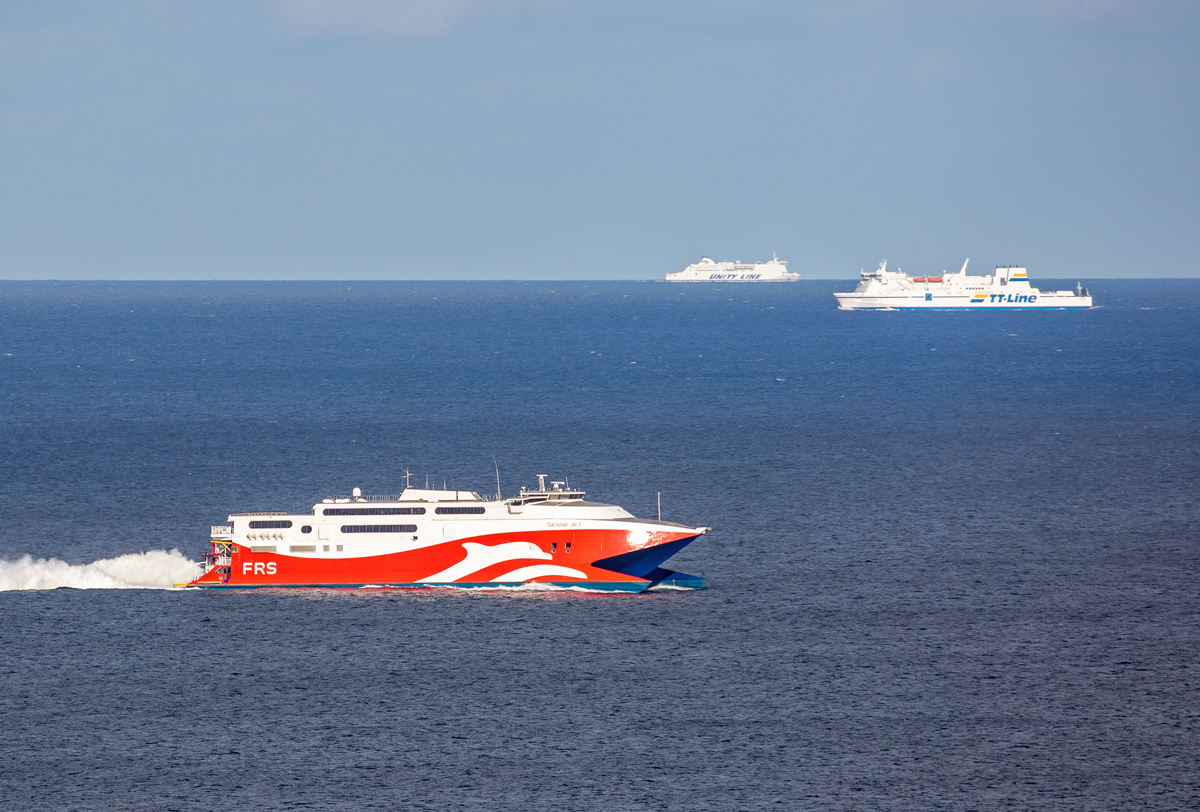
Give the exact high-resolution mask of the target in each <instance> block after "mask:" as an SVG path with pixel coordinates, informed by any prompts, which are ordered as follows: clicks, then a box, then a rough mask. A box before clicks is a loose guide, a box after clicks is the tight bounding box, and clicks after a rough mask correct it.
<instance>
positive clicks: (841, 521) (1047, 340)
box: [0, 280, 1200, 811]
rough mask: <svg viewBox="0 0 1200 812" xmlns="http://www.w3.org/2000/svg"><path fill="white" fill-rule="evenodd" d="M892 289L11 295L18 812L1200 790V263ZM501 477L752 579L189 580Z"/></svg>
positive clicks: (900, 805)
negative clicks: (956, 293) (1089, 276)
mask: <svg viewBox="0 0 1200 812" xmlns="http://www.w3.org/2000/svg"><path fill="white" fill-rule="evenodd" d="M1074 282H1075V280H1062V281H1060V282H1059V283H1057V284H1055V283H1052V282H1047V281H1045V280H1039V282H1038V283H1039V284H1040V286H1042V287H1044V288H1053V287H1074ZM850 284H852V283H836V282H817V281H804V282H799V283H795V284H789V285H765V286H736V285H682V286H673V285H668V284H665V283H649V282H640V283H639V282H553V283H547V282H504V283H501V282H497V283H489V282H461V283H456V282H427V283H405V282H386V283H385V282H379V283H362V282H350V283H346V282H342V283H332V282H329V283H295V282H278V283H257V282H256V283H232V282H212V283H107V282H105V283H99V282H97V283H85V282H69V283H68V282H61V283H52V282H38V283H32V282H2V283H0V472H2V473H0V504H3V505H4V508H3V513H4V518H3V521H2V522H0V559H2V563H0V588H2V589H3V590H4V591H0V613H2V618H3V623H0V809H4V810H43V809H44V810H81V809H104V810H126V809H129V810H230V809H308V810H369V809H381V810H382V809H386V810H498V809H521V810H525V809H529V810H631V811H632V810H759V809H769V810H1001V809H1004V810H1008V809H1016V810H1025V809H1039V810H1135V809H1138V810H1140V809H1153V810H1167V809H1189V808H1190V809H1194V808H1197V807H1200V577H1198V574H1200V521H1198V518H1200V516H1198V510H1197V495H1198V493H1200V280H1145V281H1133V280H1091V281H1090V283H1089V282H1088V281H1086V280H1085V284H1088V286H1089V287H1090V288H1091V292H1092V294H1093V295H1094V297H1095V299H1096V302H1097V303H1098V305H1099V307H1097V308H1095V309H1092V310H1088V311H1084V312H1066V311H1051V312H1019V311H1008V312H987V313H978V312H966V313H961V312H885V313H842V312H838V311H836V310H835V307H834V302H833V299H832V296H831V295H830V294H831V293H832V292H833V291H834V290H844V289H848V288H849V285H850ZM493 459H494V460H495V462H493ZM497 466H498V468H499V475H500V487H501V489H502V491H503V492H504V493H505V494H506V495H507V494H512V493H514V492H516V491H517V489H518V488H519V487H520V486H521V485H533V484H534V483H535V481H536V480H535V475H536V474H539V473H546V474H550V475H551V478H554V479H563V478H569V480H570V483H571V485H573V486H577V487H582V488H584V489H586V490H587V491H588V496H589V498H591V499H595V500H598V501H604V502H613V503H616V504H620V505H622V506H624V507H625V508H627V509H628V510H630V511H632V512H634V513H636V514H638V515H643V516H653V515H655V513H656V511H657V499H658V494H660V493H661V500H662V516H663V518H664V519H666V520H671V521H679V522H685V523H689V524H696V525H710V526H712V528H713V530H712V532H711V533H710V534H708V535H707V536H705V537H703V538H701V539H700V540H699V541H697V542H696V543H694V544H693V545H691V546H690V547H688V548H687V549H686V550H685V551H684V552H682V553H681V554H680V555H678V556H676V557H675V558H674V559H672V561H671V562H670V564H669V566H671V567H672V568H674V569H680V570H683V571H686V572H690V573H696V574H699V575H703V576H705V577H707V578H708V579H709V580H708V583H707V584H706V585H705V587H704V588H702V589H699V590H696V591H676V592H665V593H658V594H643V595H634V596H631V595H603V594H589V593H579V592H569V591H520V590H518V591H490V592H465V591H453V590H447V591H439V590H428V591H424V590H344V591H339V590H296V591H286V590H284V591H276V590H262V591H246V592H205V591H192V590H173V589H169V588H151V587H155V586H159V587H161V586H167V585H169V584H170V583H172V582H173V580H172V579H173V578H174V577H176V576H177V574H178V573H179V572H180V569H181V568H182V570H183V574H185V575H186V574H187V573H188V572H189V568H190V567H191V566H192V565H191V564H190V563H189V560H192V561H194V560H198V558H199V556H200V554H201V553H202V552H203V551H204V549H205V548H206V546H207V539H208V528H209V525H212V524H221V523H223V522H224V520H225V517H226V516H227V515H228V514H229V513H230V512H246V511H266V510H287V511H307V510H308V509H310V508H311V506H312V504H313V503H314V502H316V501H319V500H320V499H321V498H322V497H325V496H328V495H331V494H343V493H348V492H349V491H350V489H351V488H354V487H360V488H362V489H363V491H364V492H366V493H395V492H396V491H397V490H398V489H399V488H400V486H401V484H402V482H403V477H404V473H405V471H406V470H408V471H411V472H412V474H413V475H414V484H421V485H424V483H425V481H426V480H427V479H428V481H429V482H430V484H431V485H432V484H435V483H436V484H437V485H438V486H441V485H442V483H447V484H448V485H449V486H450V487H457V488H462V489H470V490H476V491H479V492H481V493H491V492H494V491H495V485H496V482H495V481H496V473H495V468H496V467H497ZM172 551H175V552H172ZM55 587H58V588H55Z"/></svg>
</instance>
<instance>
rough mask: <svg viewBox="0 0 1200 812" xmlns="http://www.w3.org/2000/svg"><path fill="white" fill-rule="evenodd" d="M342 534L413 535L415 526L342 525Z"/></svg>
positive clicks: (415, 530)
mask: <svg viewBox="0 0 1200 812" xmlns="http://www.w3.org/2000/svg"><path fill="white" fill-rule="evenodd" d="M342 532H343V533H415V532H417V526H416V525H415V524H344V525H342Z"/></svg>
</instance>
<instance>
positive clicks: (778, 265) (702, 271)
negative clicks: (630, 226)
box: [667, 254, 800, 282]
mask: <svg viewBox="0 0 1200 812" xmlns="http://www.w3.org/2000/svg"><path fill="white" fill-rule="evenodd" d="M799 278H800V274H798V273H792V272H791V271H789V270H788V269H787V261H786V260H782V259H780V258H779V257H777V256H775V255H774V254H772V255H771V260H770V261H769V262H755V263H753V264H744V263H742V262H741V260H738V261H737V262H713V261H712V260H711V259H709V258H708V257H701V258H700V261H699V262H696V263H694V264H692V265H689V266H687V267H686V268H684V269H683V270H682V271H672V272H671V273H669V274H667V281H668V282H795V281H796V280H797V279H799Z"/></svg>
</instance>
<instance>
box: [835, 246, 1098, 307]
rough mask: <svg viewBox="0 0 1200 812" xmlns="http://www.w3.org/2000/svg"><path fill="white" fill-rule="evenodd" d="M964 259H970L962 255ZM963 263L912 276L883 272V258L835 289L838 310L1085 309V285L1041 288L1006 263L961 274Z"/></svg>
mask: <svg viewBox="0 0 1200 812" xmlns="http://www.w3.org/2000/svg"><path fill="white" fill-rule="evenodd" d="M967 262H970V259H968V260H967ZM967 262H964V263H963V265H962V268H961V269H960V270H959V272H958V273H945V272H943V273H942V275H941V276H916V277H912V276H909V275H908V274H906V273H904V272H903V271H901V270H896V271H889V270H888V269H887V260H886V259H885V260H884V261H883V262H881V263H879V267H878V268H877V269H876V270H875V271H874V272H871V273H868V272H866V271H864V272H862V281H860V282H859V283H858V287H857V288H855V289H854V291H853V292H851V293H835V294H833V298H835V299H837V303H838V309H839V310H996V309H1000V308H1002V309H1005V310H1010V309H1019V310H1053V309H1063V308H1071V309H1075V308H1087V307H1091V306H1092V297H1091V295H1090V294H1089V293H1088V292H1087V289H1086V288H1083V287H1081V286H1079V285H1078V284H1077V285H1076V286H1075V290H1049V291H1041V290H1038V289H1037V288H1034V287H1030V286H1029V276H1028V274H1027V273H1026V272H1025V269H1024V268H1023V267H1020V266H1017V265H1006V266H1000V267H997V268H996V272H995V273H994V274H992V275H991V276H967Z"/></svg>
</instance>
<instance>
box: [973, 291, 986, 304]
mask: <svg viewBox="0 0 1200 812" xmlns="http://www.w3.org/2000/svg"><path fill="white" fill-rule="evenodd" d="M986 298H987V294H986V293H976V294H975V295H974V296H973V297H971V304H982V303H983V300H984V299H986Z"/></svg>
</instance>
